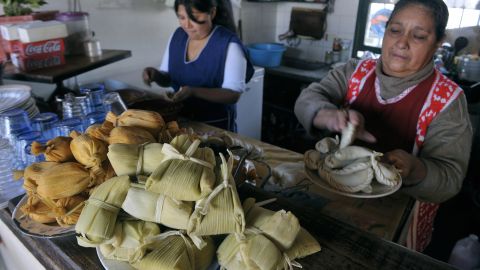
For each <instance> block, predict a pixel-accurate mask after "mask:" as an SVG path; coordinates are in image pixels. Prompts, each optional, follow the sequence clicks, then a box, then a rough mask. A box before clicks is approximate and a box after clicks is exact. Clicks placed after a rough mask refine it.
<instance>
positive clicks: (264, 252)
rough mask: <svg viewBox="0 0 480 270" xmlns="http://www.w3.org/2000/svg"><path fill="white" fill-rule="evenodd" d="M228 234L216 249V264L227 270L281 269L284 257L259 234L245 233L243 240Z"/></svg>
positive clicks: (271, 243) (270, 242)
mask: <svg viewBox="0 0 480 270" xmlns="http://www.w3.org/2000/svg"><path fill="white" fill-rule="evenodd" d="M237 238H238V235H237V236H236V235H235V234H229V235H228V236H227V237H226V238H225V240H223V242H222V244H220V246H219V247H218V249H217V259H218V263H219V264H220V265H221V266H222V267H224V268H226V269H229V270H246V269H252V270H253V269H260V270H275V269H281V268H282V267H283V265H284V263H285V257H284V256H283V255H282V253H281V251H280V250H279V249H278V248H277V246H275V244H274V243H273V242H272V241H270V240H269V239H268V238H267V237H265V236H264V235H262V234H261V233H258V232H257V233H247V234H246V235H245V238H244V239H241V240H240V239H237Z"/></svg>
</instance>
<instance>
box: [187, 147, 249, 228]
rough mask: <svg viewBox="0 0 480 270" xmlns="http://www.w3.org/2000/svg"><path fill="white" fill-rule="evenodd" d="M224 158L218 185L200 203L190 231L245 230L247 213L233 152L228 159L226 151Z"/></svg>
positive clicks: (190, 221) (192, 219)
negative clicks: (235, 175)
mask: <svg viewBox="0 0 480 270" xmlns="http://www.w3.org/2000/svg"><path fill="white" fill-rule="evenodd" d="M220 158H221V160H222V164H221V165H220V168H221V169H220V170H221V173H218V174H217V176H218V177H217V186H216V187H215V189H214V190H213V191H212V193H211V194H210V195H209V196H208V197H207V198H205V199H202V200H200V201H198V202H197V203H196V205H195V210H194V212H193V214H192V215H191V217H190V220H189V223H188V231H187V232H188V234H189V235H197V236H201V235H217V234H227V233H234V232H235V233H243V231H244V229H245V216H244V213H243V208H242V204H241V202H240V199H239V198H238V193H237V189H236V188H235V182H234V180H233V176H232V167H233V158H232V155H230V157H229V159H228V163H227V161H226V160H225V157H224V156H223V154H222V153H220Z"/></svg>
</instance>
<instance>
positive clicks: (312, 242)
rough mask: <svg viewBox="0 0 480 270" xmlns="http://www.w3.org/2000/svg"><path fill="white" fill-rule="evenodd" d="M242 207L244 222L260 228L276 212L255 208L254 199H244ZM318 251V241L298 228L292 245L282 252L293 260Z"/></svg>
mask: <svg viewBox="0 0 480 270" xmlns="http://www.w3.org/2000/svg"><path fill="white" fill-rule="evenodd" d="M243 207H244V211H245V215H246V221H247V224H248V225H249V226H254V227H259V228H262V226H265V225H267V224H269V222H271V218H272V217H273V216H274V215H275V214H276V212H274V211H272V210H268V209H265V208H263V207H259V206H256V205H255V199H254V198H248V199H246V200H245V201H244V202H243ZM267 236H268V235H267ZM268 237H270V236H268ZM279 247H280V246H279ZM320 250H321V248H320V244H319V243H318V241H317V240H316V239H315V238H314V237H313V236H312V235H311V234H310V233H309V232H308V231H307V230H305V229H303V228H301V227H300V231H299V232H298V234H297V237H296V238H295V241H294V242H293V245H292V246H291V247H290V248H288V249H287V250H286V251H284V252H285V253H286V254H287V256H288V258H289V259H291V260H294V259H297V258H303V257H306V256H308V255H311V254H314V253H316V252H318V251H320Z"/></svg>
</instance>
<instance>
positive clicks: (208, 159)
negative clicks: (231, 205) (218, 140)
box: [145, 140, 215, 201]
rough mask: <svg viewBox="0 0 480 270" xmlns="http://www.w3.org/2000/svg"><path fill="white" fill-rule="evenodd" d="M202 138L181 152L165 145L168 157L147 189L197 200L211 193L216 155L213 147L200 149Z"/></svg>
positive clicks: (149, 181) (150, 178)
mask: <svg viewBox="0 0 480 270" xmlns="http://www.w3.org/2000/svg"><path fill="white" fill-rule="evenodd" d="M199 144H200V141H199V140H196V141H195V142H194V143H192V144H191V145H190V147H189V148H188V150H187V151H186V153H185V154H182V153H181V152H179V151H178V150H177V149H175V148H174V147H173V146H172V145H169V144H164V145H163V147H162V153H163V154H164V155H165V156H166V157H167V160H166V161H163V162H162V163H161V164H160V165H159V166H158V167H157V168H156V169H155V171H153V172H152V174H151V175H150V176H149V177H148V179H147V181H146V184H145V189H146V190H149V191H152V192H156V193H160V194H163V195H166V196H168V197H171V198H173V199H176V200H181V201H197V200H200V199H202V198H205V197H206V196H208V194H210V192H212V189H213V185H214V184H215V173H214V171H213V168H214V167H215V156H214V153H213V151H212V149H210V148H198V145H199Z"/></svg>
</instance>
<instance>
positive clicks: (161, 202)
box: [122, 187, 193, 230]
mask: <svg viewBox="0 0 480 270" xmlns="http://www.w3.org/2000/svg"><path fill="white" fill-rule="evenodd" d="M122 209H123V210H125V212H127V213H129V214H130V215H131V216H133V217H135V218H138V219H141V220H146V221H151V222H155V223H160V224H163V225H165V226H167V227H170V228H174V229H178V230H186V229H187V225H188V219H189V217H190V215H191V214H192V211H193V202H183V201H177V200H174V199H172V198H169V197H167V196H165V195H162V194H158V193H154V192H150V191H147V190H145V189H144V188H139V187H130V189H129V190H128V193H127V197H126V198H125V201H124V202H123V204H122Z"/></svg>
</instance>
